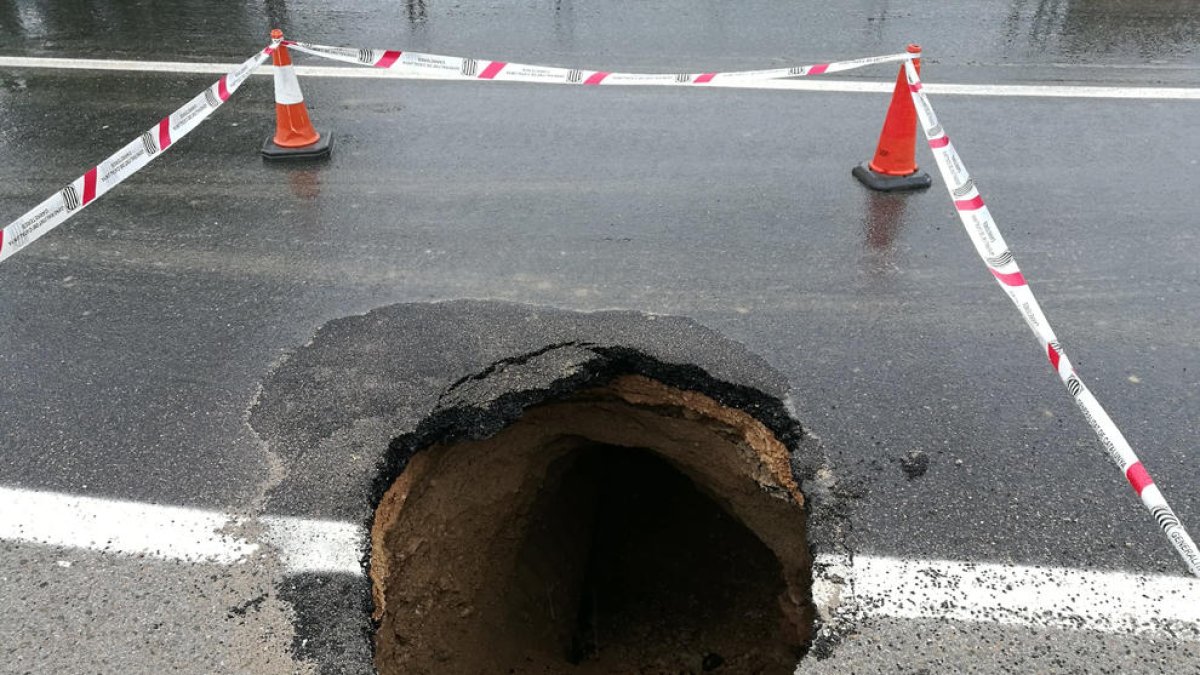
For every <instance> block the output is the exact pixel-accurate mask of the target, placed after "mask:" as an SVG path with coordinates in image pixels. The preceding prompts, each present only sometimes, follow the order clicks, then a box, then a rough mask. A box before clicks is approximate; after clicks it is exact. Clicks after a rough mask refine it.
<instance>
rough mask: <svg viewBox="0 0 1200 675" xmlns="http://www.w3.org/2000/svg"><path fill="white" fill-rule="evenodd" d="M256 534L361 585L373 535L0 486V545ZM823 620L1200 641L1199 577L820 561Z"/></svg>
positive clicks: (342, 526)
mask: <svg viewBox="0 0 1200 675" xmlns="http://www.w3.org/2000/svg"><path fill="white" fill-rule="evenodd" d="M243 529H245V530H247V531H253V530H255V529H260V531H261V535H260V536H259V539H260V541H261V542H262V543H265V544H267V545H268V546H270V547H272V548H273V549H275V550H276V551H277V553H278V555H279V556H280V559H281V562H282V564H283V567H284V569H285V570H286V571H287V572H288V573H292V574H296V573H301V572H336V573H343V574H353V575H360V574H362V573H363V570H362V566H361V564H360V560H361V559H362V555H363V547H364V546H365V545H366V539H367V535H366V532H365V531H364V530H363V528H362V527H361V526H359V525H356V524H353V523H345V522H337V521H325V520H311V519H305V518H292V517H283V516H266V517H262V518H258V519H254V520H250V519H246V518H242V517H238V516H233V515H229V514H225V513H220V512H217V511H203V510H199V509H190V508H183V507H178V506H160V505H157V504H144V503H140V502H128V501H116V500H109V499H97V498H94V497H81V496H77V495H67V494H59V493H53V492H35V491H31V490H20V489H14V488H0V539H4V540H9V541H16V542H23V543H32V544H41V545H48V546H63V547H69V548H79V549H86V550H90V551H98V552H102V553H110V554H118V555H130V556H147V557H152V558H158V559H166V560H180V561H186V562H196V563H210V564H221V565H235V564H241V563H244V562H246V561H248V560H251V559H252V558H253V556H254V555H256V554H258V553H259V552H260V551H261V545H260V543H256V542H252V541H249V540H248V539H246V538H244V536H243V535H242V534H238V532H241V531H243ZM816 567H817V573H816V574H815V575H814V576H815V577H816V580H817V581H816V583H815V584H814V588H813V595H814V597H815V598H816V600H817V602H818V605H819V606H820V607H821V608H822V609H823V611H828V610H829V609H830V608H834V609H836V608H839V607H840V608H842V609H846V608H853V613H854V615H855V616H858V617H895V618H902V619H903V618H907V619H950V620H954V621H964V622H978V623H1000V624H1011V625H1019V626H1031V627H1040V628H1067V629H1080V630H1099V631H1106V632H1112V633H1143V632H1149V631H1167V632H1169V633H1171V634H1173V635H1174V636H1175V637H1177V638H1182V639H1188V640H1200V579H1193V578H1191V577H1174V576H1161V575H1137V574H1128V573H1124V572H1103V571H1095V570H1082V569H1070V568H1062V567H1032V566H1021V565H998V564H993V563H972V562H963V561H953V560H903V559H898V558H889V557H883V556H870V555H857V556H854V559H853V562H852V563H847V561H845V560H841V559H834V558H829V557H819V558H818V559H817V565H816Z"/></svg>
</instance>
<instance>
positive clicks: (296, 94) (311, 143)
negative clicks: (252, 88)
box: [262, 30, 333, 160]
mask: <svg viewBox="0 0 1200 675" xmlns="http://www.w3.org/2000/svg"><path fill="white" fill-rule="evenodd" d="M271 38H272V39H273V40H282V38H283V33H282V32H281V31H279V30H275V31H272V32H271ZM271 63H272V64H273V65H274V66H275V134H274V135H273V136H272V137H270V138H268V139H267V140H266V142H265V143H263V148H262V155H263V158H264V159H268V160H286V159H317V158H321V157H328V156H329V153H330V152H332V150H333V134H332V133H330V132H329V131H317V130H316V129H315V128H314V127H313V124H312V121H311V120H310V119H309V118H308V107H307V106H306V105H305V104H304V94H303V93H302V92H301V91H300V80H299V79H298V78H297V77H296V70H295V68H293V67H292V57H291V54H289V53H288V49H287V44H286V43H285V42H280V43H279V45H278V46H277V47H276V48H275V49H274V50H273V51H272V52H271Z"/></svg>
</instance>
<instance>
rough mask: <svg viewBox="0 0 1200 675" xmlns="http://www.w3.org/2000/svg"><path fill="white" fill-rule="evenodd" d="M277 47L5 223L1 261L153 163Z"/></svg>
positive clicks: (248, 61) (0, 236)
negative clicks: (18, 216) (26, 211)
mask: <svg viewBox="0 0 1200 675" xmlns="http://www.w3.org/2000/svg"><path fill="white" fill-rule="evenodd" d="M272 49H273V47H267V48H266V49H264V50H263V51H262V52H260V53H258V54H256V55H254V56H252V57H250V58H249V59H246V61H245V62H243V63H242V64H241V65H239V66H238V67H237V68H234V69H233V70H231V71H229V73H228V74H227V75H224V76H223V77H221V79H219V80H217V81H216V82H214V83H213V84H212V85H211V86H209V87H208V88H207V89H205V90H204V91H202V92H201V93H199V94H197V95H196V97H195V98H193V99H192V100H190V101H188V102H187V103H185V104H184V105H183V107H181V108H179V109H178V110H176V111H175V112H173V113H171V114H170V115H168V116H166V117H164V118H163V119H162V120H160V121H159V123H158V124H156V125H154V126H153V127H152V128H150V129H148V130H147V131H146V132H145V133H143V134H142V135H141V136H139V137H137V138H136V139H134V140H132V141H130V142H129V143H128V144H127V145H126V146H125V147H123V148H121V149H120V150H118V151H117V152H115V153H114V154H113V155H112V156H111V157H109V158H108V159H106V160H104V161H103V162H100V163H99V164H97V165H96V166H94V167H92V168H91V169H90V170H88V172H87V173H85V174H83V175H82V176H80V177H79V178H76V179H75V180H74V181H72V182H71V183H70V184H69V185H67V186H66V187H64V188H63V189H61V190H59V191H58V192H56V193H54V194H53V195H51V196H50V197H49V198H47V199H46V200H45V201H43V202H42V203H41V204H38V205H37V206H36V207H34V208H33V209H32V210H31V211H29V212H28V213H26V214H25V215H23V216H21V217H20V218H17V219H16V220H14V221H13V222H12V223H10V224H8V225H7V226H5V227H4V229H3V230H0V260H4V259H6V258H8V257H10V256H12V255H13V254H15V253H16V252H17V251H20V250H21V249H23V248H25V247H26V246H28V245H29V244H31V243H33V242H34V241H36V240H37V239H38V238H40V237H41V236H42V235H44V234H46V233H47V232H49V231H50V230H53V229H54V228H56V227H58V226H59V225H62V224H63V223H64V222H66V221H67V219H68V218H70V217H71V216H74V215H75V214H76V213H79V212H80V211H81V210H82V209H83V208H85V207H86V206H88V205H89V204H91V203H92V202H94V201H95V200H96V199H98V198H99V197H100V196H101V195H103V194H104V193H106V192H108V191H109V190H111V189H112V188H113V187H115V186H116V185H117V184H119V183H120V182H121V181H123V180H125V179H126V178H129V177H130V176H132V175H133V174H135V173H137V172H138V170H140V169H141V168H142V167H144V166H146V165H147V164H149V163H150V160H152V159H154V158H155V157H157V156H158V155H159V154H160V153H162V152H163V151H165V150H167V149H168V148H170V147H171V146H173V145H174V144H175V143H177V142H179V139H181V138H183V137H184V136H186V135H187V134H188V133H190V132H191V131H192V129H195V128H196V127H197V126H199V124H200V123H201V122H203V121H204V120H206V119H208V117H209V115H211V114H212V113H213V111H215V110H216V109H217V108H219V107H221V105H222V104H223V103H225V101H226V100H227V99H228V98H229V97H230V96H232V95H233V92H235V91H237V90H238V87H240V86H242V83H243V82H244V81H245V80H246V78H247V77H248V76H249V75H250V73H251V72H253V71H254V69H255V68H257V67H258V66H260V65H262V63H263V62H264V61H266V60H267V58H268V57H269V56H270V55H271V51H272Z"/></svg>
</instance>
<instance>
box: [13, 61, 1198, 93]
mask: <svg viewBox="0 0 1200 675" xmlns="http://www.w3.org/2000/svg"><path fill="white" fill-rule="evenodd" d="M236 65H237V64H232V63H187V62H182V61H130V60H117V59H66V58H49V57H32V56H0V68H39V69H51V70H108V71H120V72H140V73H227V72H229V71H230V70H231V69H232V68H234V67H236ZM295 69H296V74H297V75H301V76H304V77H339V78H356V79H385V80H388V79H390V80H430V79H433V80H436V79H444V78H438V77H433V76H431V75H430V74H429V73H426V72H423V71H422V72H408V71H404V70H398V69H395V68H390V69H385V68H354V67H340V66H296V67H295ZM254 74H255V75H271V74H272V69H271V67H270V66H261V67H259V68H258V69H257V70H255V71H254ZM510 84H511V83H510ZM708 86H714V87H724V88H730V89H780V90H791V91H825V92H841V93H873V94H877V93H890V92H891V91H892V89H893V88H894V86H895V85H894V83H892V82H856V81H851V80H824V79H822V80H810V79H806V80H762V81H753V82H736V81H730V82H722V81H720V80H715V81H713V82H709V83H708ZM925 90H926V91H927V92H929V93H931V94H937V95H950V96H1021V97H1041V98H1115V99H1155V100H1177V101H1178V100H1191V101H1195V100H1200V88H1194V87H1191V88H1189V87H1110V86H1094V85H1043V84H930V83H925Z"/></svg>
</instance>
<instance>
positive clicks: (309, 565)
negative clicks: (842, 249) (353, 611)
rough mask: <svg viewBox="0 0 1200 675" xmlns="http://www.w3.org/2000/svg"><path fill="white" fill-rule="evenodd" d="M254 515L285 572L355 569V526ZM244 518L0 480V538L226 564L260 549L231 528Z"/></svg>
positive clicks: (358, 534)
mask: <svg viewBox="0 0 1200 675" xmlns="http://www.w3.org/2000/svg"><path fill="white" fill-rule="evenodd" d="M257 523H258V524H259V525H260V526H261V529H262V535H261V539H262V542H263V543H266V544H269V545H270V546H272V547H274V548H275V549H276V550H277V552H278V555H279V558H280V562H281V563H282V564H283V567H284V569H285V570H286V571H288V572H290V573H300V572H343V573H348V574H360V573H361V572H362V567H361V565H360V563H359V561H360V560H361V558H362V550H361V548H360V547H361V546H362V545H363V543H364V540H365V535H364V534H363V532H362V529H361V528H359V527H358V526H355V525H352V524H350V523H338V522H330V521H319V520H308V519H304V518H292V517H285V516H269V517H264V518H260V519H258V521H257ZM247 524H253V522H249V521H246V520H244V519H241V518H238V517H236V516H232V515H229V514H225V513H220V512H217V511H204V510H200V509H190V508H184V507H179V506H162V505H159V504H145V503H141V502H128V501H116V500H109V499H97V498H95V497H82V496H79V495H68V494H60V493H54V492H37V491H32V490H18V489H12V488H0V539H3V540H9V541H18V542H25V543H32V544H42V545H46V546H62V547H67V548H78V549H86V550H89V551H98V552H101V553H114V554H120V555H127V556H144V557H150V558H158V559H162V560H179V561H184V562H195V563H212V564H220V565H233V564H238V563H241V562H244V561H246V560H247V559H249V558H250V557H252V556H253V555H255V554H256V553H258V552H260V550H261V547H260V545H259V544H258V543H255V542H251V541H248V540H247V539H245V538H244V537H242V536H241V535H239V534H236V532H238V531H240V530H241V528H242V527H243V526H245V525H247Z"/></svg>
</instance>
